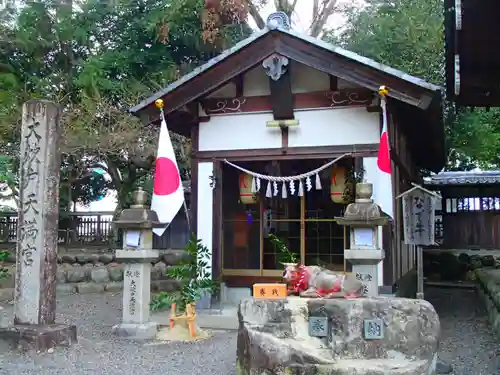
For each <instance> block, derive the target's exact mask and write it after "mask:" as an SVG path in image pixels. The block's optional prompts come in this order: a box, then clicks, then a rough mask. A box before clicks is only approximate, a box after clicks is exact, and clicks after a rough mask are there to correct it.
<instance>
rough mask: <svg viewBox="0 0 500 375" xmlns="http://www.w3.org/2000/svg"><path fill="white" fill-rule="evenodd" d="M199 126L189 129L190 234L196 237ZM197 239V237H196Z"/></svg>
mask: <svg viewBox="0 0 500 375" xmlns="http://www.w3.org/2000/svg"><path fill="white" fill-rule="evenodd" d="M198 137H199V124H195V125H193V126H192V127H191V196H190V200H191V210H190V211H191V212H190V214H191V215H190V219H191V221H190V224H191V232H192V233H193V234H194V235H195V236H197V233H198V159H197V158H196V156H195V155H196V153H197V152H198V147H199V141H198V140H199V138H198ZM196 238H198V237H196Z"/></svg>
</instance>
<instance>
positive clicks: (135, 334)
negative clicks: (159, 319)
mask: <svg viewBox="0 0 500 375" xmlns="http://www.w3.org/2000/svg"><path fill="white" fill-rule="evenodd" d="M111 331H112V332H113V333H114V334H115V335H117V336H118V337H122V338H125V339H131V340H151V339H154V338H155V337H156V334H157V332H158V323H156V322H149V323H121V324H117V325H115V326H114V327H113V328H112V329H111Z"/></svg>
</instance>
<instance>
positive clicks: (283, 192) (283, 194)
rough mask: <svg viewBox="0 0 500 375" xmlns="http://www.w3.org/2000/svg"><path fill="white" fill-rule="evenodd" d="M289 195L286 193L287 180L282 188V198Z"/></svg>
mask: <svg viewBox="0 0 500 375" xmlns="http://www.w3.org/2000/svg"><path fill="white" fill-rule="evenodd" d="M286 197H287V194H286V182H283V187H282V188H281V198H283V199H285V198H286Z"/></svg>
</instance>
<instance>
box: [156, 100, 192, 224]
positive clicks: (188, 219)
mask: <svg viewBox="0 0 500 375" xmlns="http://www.w3.org/2000/svg"><path fill="white" fill-rule="evenodd" d="M162 104H163V102H162ZM157 107H158V108H159V109H160V116H161V118H160V121H165V122H166V119H165V113H164V112H163V106H159V105H157ZM181 185H182V179H181ZM182 193H183V194H184V199H183V203H182V205H183V207H184V213H185V214H186V222H187V226H188V230H189V233H191V218H190V216H189V209H188V206H187V204H186V195H185V192H184V186H183V185H182Z"/></svg>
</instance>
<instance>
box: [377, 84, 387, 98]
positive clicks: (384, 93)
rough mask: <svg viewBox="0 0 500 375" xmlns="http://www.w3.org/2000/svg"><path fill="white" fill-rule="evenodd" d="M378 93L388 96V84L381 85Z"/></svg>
mask: <svg viewBox="0 0 500 375" xmlns="http://www.w3.org/2000/svg"><path fill="white" fill-rule="evenodd" d="M378 94H379V95H380V96H387V95H388V94H389V88H388V87H387V86H380V87H379V89H378Z"/></svg>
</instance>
